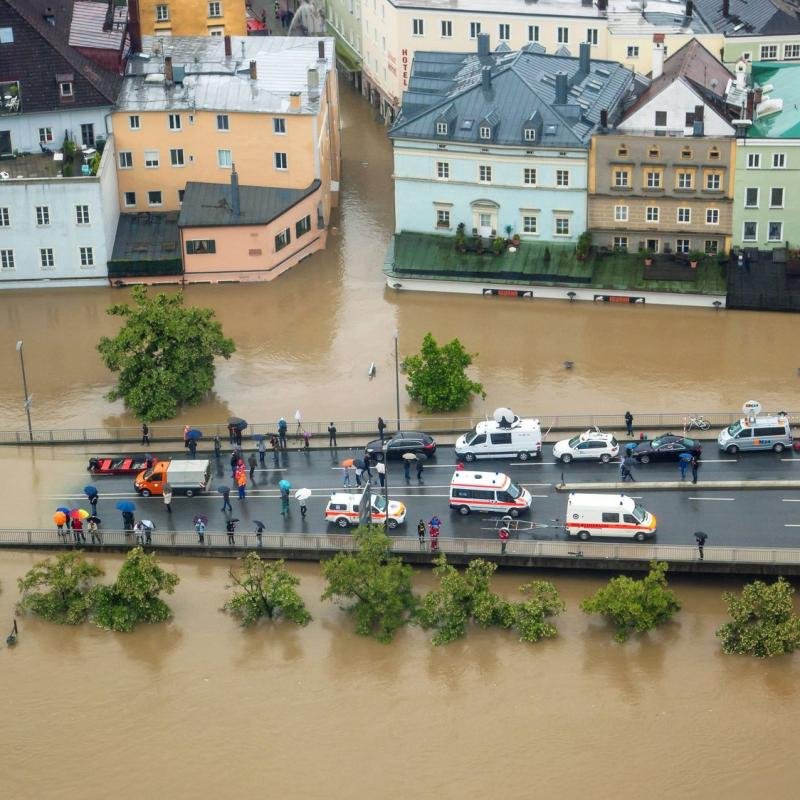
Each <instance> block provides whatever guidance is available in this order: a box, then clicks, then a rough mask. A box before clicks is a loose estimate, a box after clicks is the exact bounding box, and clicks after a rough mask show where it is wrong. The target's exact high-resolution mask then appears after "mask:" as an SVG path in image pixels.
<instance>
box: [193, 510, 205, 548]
mask: <svg viewBox="0 0 800 800" xmlns="http://www.w3.org/2000/svg"><path fill="white" fill-rule="evenodd" d="M206 522H208V517H207V516H205V514H197V515H196V516H195V518H194V530H195V533H196V534H197V542H198V544H203V543H204V542H205V535H206Z"/></svg>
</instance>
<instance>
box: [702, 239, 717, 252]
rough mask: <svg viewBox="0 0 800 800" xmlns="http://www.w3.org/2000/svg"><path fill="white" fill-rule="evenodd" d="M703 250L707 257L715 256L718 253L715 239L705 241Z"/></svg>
mask: <svg viewBox="0 0 800 800" xmlns="http://www.w3.org/2000/svg"><path fill="white" fill-rule="evenodd" d="M703 249H704V251H705V254H706V255H707V256H715V255H716V254H717V253H718V252H719V242H718V241H717V240H716V239H706V240H705V243H704V247H703Z"/></svg>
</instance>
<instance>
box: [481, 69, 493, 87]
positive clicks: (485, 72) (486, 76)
mask: <svg viewBox="0 0 800 800" xmlns="http://www.w3.org/2000/svg"><path fill="white" fill-rule="evenodd" d="M481 86H482V87H483V91H484V92H491V91H492V68H491V67H484V68H483V69H482V70H481Z"/></svg>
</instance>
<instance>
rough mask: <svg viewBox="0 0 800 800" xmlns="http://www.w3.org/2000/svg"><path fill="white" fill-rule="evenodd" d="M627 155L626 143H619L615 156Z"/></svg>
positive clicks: (623, 156) (622, 156)
mask: <svg viewBox="0 0 800 800" xmlns="http://www.w3.org/2000/svg"><path fill="white" fill-rule="evenodd" d="M627 157H628V145H626V144H621V145H620V146H619V147H618V148H617V158H627Z"/></svg>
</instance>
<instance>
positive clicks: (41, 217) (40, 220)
mask: <svg viewBox="0 0 800 800" xmlns="http://www.w3.org/2000/svg"><path fill="white" fill-rule="evenodd" d="M36 224H37V225H38V226H39V227H40V228H44V227H46V226H47V225H49V224H50V206H36Z"/></svg>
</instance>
